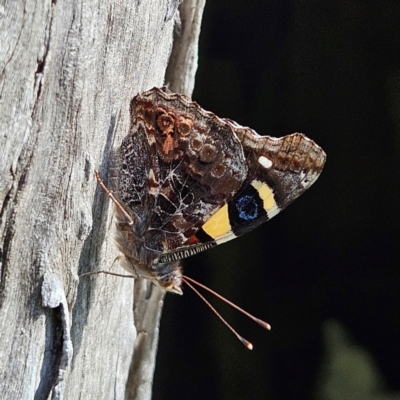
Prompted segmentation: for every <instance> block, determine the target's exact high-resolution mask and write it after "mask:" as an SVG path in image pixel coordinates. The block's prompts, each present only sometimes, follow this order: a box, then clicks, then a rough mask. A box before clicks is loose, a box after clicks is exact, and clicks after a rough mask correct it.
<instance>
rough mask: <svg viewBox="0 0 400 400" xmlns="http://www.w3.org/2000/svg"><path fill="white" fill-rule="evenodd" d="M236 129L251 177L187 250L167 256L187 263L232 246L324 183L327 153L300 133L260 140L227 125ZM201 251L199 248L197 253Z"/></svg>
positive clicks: (210, 219) (247, 131)
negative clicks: (188, 256)
mask: <svg viewBox="0 0 400 400" xmlns="http://www.w3.org/2000/svg"><path fill="white" fill-rule="evenodd" d="M226 121H227V123H230V124H232V125H233V126H234V128H235V134H236V135H237V136H238V137H239V139H240V141H241V144H242V147H243V149H244V153H245V158H246V163H247V167H248V168H247V171H248V173H247V176H246V179H245V180H244V182H243V184H242V186H241V187H240V189H239V190H238V191H237V193H236V194H235V196H233V198H232V199H231V200H229V201H228V202H227V204H225V205H224V206H223V207H222V208H221V209H220V210H218V211H217V212H216V213H215V214H214V215H212V216H211V217H210V218H209V219H208V220H207V221H206V222H205V224H204V225H203V226H202V227H201V228H200V229H199V230H198V231H197V232H196V233H195V235H193V236H192V237H191V238H189V240H188V242H187V247H185V248H182V249H180V250H178V251H176V252H175V253H173V254H169V255H167V257H168V258H169V259H176V258H183V257H184V256H186V254H191V253H194V252H196V250H197V249H199V251H201V250H203V249H202V246H204V245H205V244H208V245H209V247H211V246H212V245H217V244H220V243H224V242H227V241H229V240H231V239H234V238H236V237H238V236H240V235H243V234H244V233H247V232H249V231H251V230H253V229H254V228H256V227H257V226H259V225H261V224H262V223H264V222H265V221H268V220H269V219H271V218H272V217H273V216H275V215H276V214H278V213H279V212H280V211H281V210H283V209H284V208H285V207H287V206H288V205H289V204H290V203H291V202H292V201H293V200H295V199H296V198H297V197H299V196H300V195H301V194H302V193H303V192H304V191H306V190H307V189H308V188H309V187H310V186H311V185H312V184H313V183H314V182H315V181H316V180H317V178H318V177H319V175H320V173H321V172H322V169H323V166H324V164H325V161H326V154H325V152H324V151H323V150H322V149H321V148H320V147H319V146H318V145H317V144H315V143H314V142H313V141H312V140H310V139H308V138H307V137H306V136H304V135H303V134H301V133H294V134H292V135H288V136H285V137H283V138H279V139H277V138H272V137H269V136H259V135H258V134H257V133H256V132H254V131H253V130H251V129H249V128H243V127H241V126H239V125H237V124H236V123H234V122H233V121H230V120H226ZM196 246H198V247H196Z"/></svg>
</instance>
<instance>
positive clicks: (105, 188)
mask: <svg viewBox="0 0 400 400" xmlns="http://www.w3.org/2000/svg"><path fill="white" fill-rule="evenodd" d="M94 176H95V177H96V180H97V182H98V183H99V185H100V186H101V188H102V189H103V190H104V192H105V193H106V195H107V196H108V197H109V198H110V199H111V201H112V202H113V203H114V204H115V206H116V207H117V208H118V210H119V211H121V213H122V214H123V215H124V217H125V218H126V220H127V222H128V225H133V219H132V217H131V216H130V215H129V214H128V213H127V212H126V211H125V210H124V208H123V207H122V206H121V204H120V203H119V201H118V200H117V199H116V198H115V197H114V195H113V194H112V193H111V192H110V191H109V190H108V189H107V187H106V185H105V184H104V183H103V181H102V180H101V178H100V175H99V172H98V171H97V170H96V169H95V170H94Z"/></svg>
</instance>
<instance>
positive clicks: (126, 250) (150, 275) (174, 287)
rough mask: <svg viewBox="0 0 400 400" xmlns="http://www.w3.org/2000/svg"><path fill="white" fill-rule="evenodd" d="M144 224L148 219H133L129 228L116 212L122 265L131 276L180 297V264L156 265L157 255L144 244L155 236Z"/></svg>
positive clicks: (146, 223) (118, 211) (158, 254)
mask: <svg viewBox="0 0 400 400" xmlns="http://www.w3.org/2000/svg"><path fill="white" fill-rule="evenodd" d="M147 220H148V216H147V215H143V216H142V217H140V216H138V215H135V217H134V219H133V224H132V225H131V224H129V223H128V222H127V221H126V217H125V216H124V215H123V214H122V213H121V211H120V210H118V209H117V233H116V242H117V245H118V248H119V250H120V251H121V252H122V254H123V255H124V258H123V259H122V263H121V264H122V266H123V267H124V268H125V270H127V271H128V272H129V273H131V274H133V275H134V276H137V277H140V278H145V279H149V280H151V281H152V282H153V283H154V284H156V285H157V286H159V287H160V288H161V289H163V290H166V291H170V292H174V293H177V294H182V290H181V285H182V269H181V267H180V265H179V262H178V261H175V262H170V263H163V262H159V259H160V256H161V254H160V252H159V251H155V250H153V249H151V248H149V246H148V244H147V242H151V241H152V238H153V236H154V235H157V234H158V232H156V231H152V230H149V229H148V222H147Z"/></svg>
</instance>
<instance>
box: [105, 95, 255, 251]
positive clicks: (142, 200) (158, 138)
mask: <svg viewBox="0 0 400 400" xmlns="http://www.w3.org/2000/svg"><path fill="white" fill-rule="evenodd" d="M131 118H132V120H131V130H130V133H129V135H128V136H127V137H126V138H125V139H124V140H123V142H122V144H121V146H120V148H119V150H118V152H117V153H116V155H115V161H114V168H113V173H112V177H113V179H112V180H113V184H112V188H113V190H114V192H116V194H117V196H118V198H119V199H120V200H121V202H122V203H123V204H124V205H126V206H127V207H128V208H129V210H130V212H131V213H132V215H133V217H134V218H136V219H137V220H139V221H141V226H142V227H143V229H142V231H141V232H138V234H139V235H140V237H141V239H142V240H144V242H145V244H146V247H147V248H149V249H152V250H154V251H157V252H162V253H166V252H169V251H171V250H174V249H176V248H179V247H180V246H182V245H183V244H184V243H185V242H186V241H187V240H188V238H189V237H191V236H193V235H194V234H195V233H196V232H197V230H198V229H199V227H200V226H201V225H203V224H204V222H205V221H206V219H207V218H209V217H210V216H211V215H213V214H214V213H215V212H217V211H218V209H220V208H221V207H222V206H223V205H224V204H225V203H227V202H229V200H230V199H231V198H232V197H233V196H234V195H235V193H236V192H237V191H238V189H239V188H240V187H241V185H242V183H243V181H244V180H245V179H246V176H247V164H246V162H245V158H244V154H243V149H242V146H241V144H240V141H239V139H238V137H237V136H236V135H235V134H234V133H233V131H232V127H231V125H229V124H226V123H224V122H223V121H222V120H221V119H219V118H217V117H215V116H214V114H212V113H208V112H206V111H204V110H202V109H201V108H200V107H199V106H198V105H197V104H196V103H194V102H192V101H191V100H190V99H188V98H187V97H185V96H183V95H178V94H174V93H172V92H170V91H168V90H166V89H157V88H155V89H152V90H150V91H148V92H145V93H143V94H142V95H138V96H136V97H135V98H134V99H133V100H132V103H131ZM137 225H138V226H140V224H137Z"/></svg>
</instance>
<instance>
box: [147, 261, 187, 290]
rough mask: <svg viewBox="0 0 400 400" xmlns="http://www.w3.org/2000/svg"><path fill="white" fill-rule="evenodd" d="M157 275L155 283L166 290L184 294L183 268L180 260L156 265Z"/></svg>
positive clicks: (154, 279)
mask: <svg viewBox="0 0 400 400" xmlns="http://www.w3.org/2000/svg"><path fill="white" fill-rule="evenodd" d="M155 270H156V276H155V278H153V279H152V281H153V283H154V284H155V285H156V286H158V287H159V288H161V289H163V290H165V291H166V292H172V293H176V294H180V295H182V294H183V292H182V288H181V286H182V268H181V266H180V265H179V262H178V261H175V262H171V263H160V264H157V266H156V267H155Z"/></svg>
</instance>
